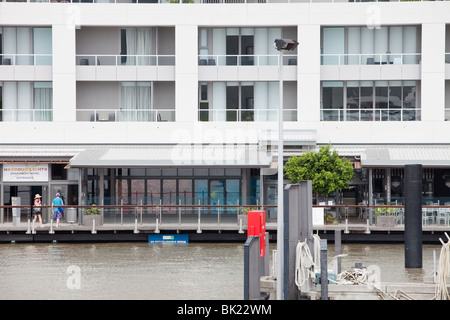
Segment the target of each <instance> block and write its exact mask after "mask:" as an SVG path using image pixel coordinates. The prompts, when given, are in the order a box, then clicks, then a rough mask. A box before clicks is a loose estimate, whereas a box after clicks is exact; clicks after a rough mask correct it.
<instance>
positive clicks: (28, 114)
mask: <svg viewBox="0 0 450 320" xmlns="http://www.w3.org/2000/svg"><path fill="white" fill-rule="evenodd" d="M0 120H1V121H2V122H8V121H11V122H14V121H53V110H52V109H1V110H0Z"/></svg>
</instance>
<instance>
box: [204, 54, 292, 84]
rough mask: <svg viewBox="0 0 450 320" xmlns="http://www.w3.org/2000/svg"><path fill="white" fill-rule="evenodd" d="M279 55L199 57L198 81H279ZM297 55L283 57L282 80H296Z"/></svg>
mask: <svg viewBox="0 0 450 320" xmlns="http://www.w3.org/2000/svg"><path fill="white" fill-rule="evenodd" d="M279 60H280V56H279V55H207V56H205V55H199V59H198V64H199V72H198V74H199V80H200V81H216V80H221V79H236V80H239V81H246V80H249V79H252V80H254V81H267V80H272V81H277V80H279V67H278V66H279ZM296 67H297V55H284V56H283V79H284V80H286V81H296V80H297V68H296Z"/></svg>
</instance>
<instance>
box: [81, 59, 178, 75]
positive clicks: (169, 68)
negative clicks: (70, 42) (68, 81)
mask: <svg viewBox="0 0 450 320" xmlns="http://www.w3.org/2000/svg"><path fill="white" fill-rule="evenodd" d="M76 64H77V80H86V81H87V80H111V81H114V80H117V81H136V80H147V81H158V80H159V81H174V80H175V56H174V55H77V56H76Z"/></svg>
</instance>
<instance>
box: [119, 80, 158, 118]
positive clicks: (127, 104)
mask: <svg viewBox="0 0 450 320" xmlns="http://www.w3.org/2000/svg"><path fill="white" fill-rule="evenodd" d="M120 101H121V103H120V107H121V109H122V110H121V119H122V120H123V121H152V111H151V110H150V109H152V105H151V83H150V82H122V83H121V91H120Z"/></svg>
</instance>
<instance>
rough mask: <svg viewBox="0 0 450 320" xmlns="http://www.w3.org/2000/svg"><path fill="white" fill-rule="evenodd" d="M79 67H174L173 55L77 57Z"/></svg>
mask: <svg viewBox="0 0 450 320" xmlns="http://www.w3.org/2000/svg"><path fill="white" fill-rule="evenodd" d="M76 61H77V65H79V66H174V65H175V56H174V55H105V54H102V55H77V57H76Z"/></svg>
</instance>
